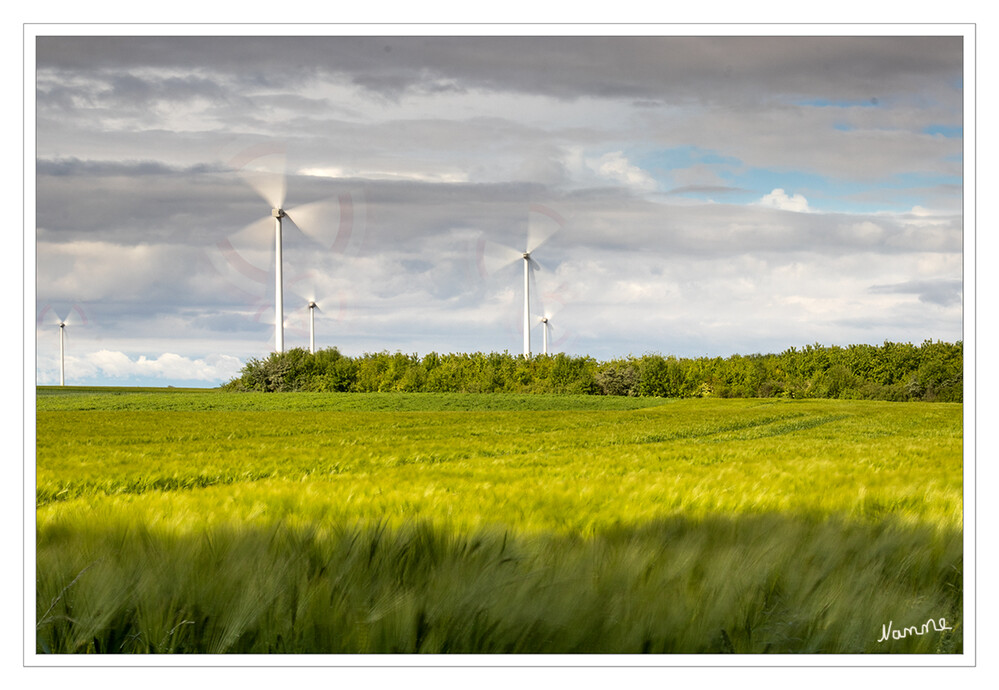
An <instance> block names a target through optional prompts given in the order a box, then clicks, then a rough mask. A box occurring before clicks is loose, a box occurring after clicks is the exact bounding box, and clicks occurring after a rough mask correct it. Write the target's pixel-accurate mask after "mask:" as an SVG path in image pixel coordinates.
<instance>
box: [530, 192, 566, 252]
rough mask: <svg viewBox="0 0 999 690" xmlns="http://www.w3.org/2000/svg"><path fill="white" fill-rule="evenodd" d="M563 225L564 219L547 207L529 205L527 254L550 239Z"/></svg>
mask: <svg viewBox="0 0 999 690" xmlns="http://www.w3.org/2000/svg"><path fill="white" fill-rule="evenodd" d="M564 225H565V219H564V218H563V217H562V216H560V215H559V214H558V213H556V212H555V211H553V210H551V209H550V208H548V207H547V206H542V205H540V204H531V206H530V213H529V214H528V220H527V249H526V250H525V251H527V253H528V254H531V253H533V252H534V250H535V249H537V248H538V247H540V246H541V245H543V244H544V243H545V242H547V241H548V240H550V239H551V237H552V235H554V234H555V233H557V232H558V231H559V230H561V229H562V227H563V226H564Z"/></svg>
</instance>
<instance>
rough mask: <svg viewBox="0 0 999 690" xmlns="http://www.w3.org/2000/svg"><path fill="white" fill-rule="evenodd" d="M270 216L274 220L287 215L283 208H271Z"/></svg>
mask: <svg viewBox="0 0 999 690" xmlns="http://www.w3.org/2000/svg"><path fill="white" fill-rule="evenodd" d="M271 215H272V216H274V217H275V218H284V217H286V216H287V215H288V214H287V213H285V212H284V209H283V208H272V209H271Z"/></svg>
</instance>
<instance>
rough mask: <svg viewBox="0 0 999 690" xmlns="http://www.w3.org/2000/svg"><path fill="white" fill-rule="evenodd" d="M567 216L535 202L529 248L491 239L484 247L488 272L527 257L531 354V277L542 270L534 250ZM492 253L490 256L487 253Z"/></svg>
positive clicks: (526, 345) (526, 302) (526, 322)
mask: <svg viewBox="0 0 999 690" xmlns="http://www.w3.org/2000/svg"><path fill="white" fill-rule="evenodd" d="M564 224H565V219H563V218H562V216H560V215H559V214H558V213H556V212H555V211H553V210H551V209H550V208H547V207H545V206H541V205H539V204H531V207H530V214H529V215H528V222H527V241H526V245H525V249H524V251H522V252H518V251H516V250H515V249H513V248H511V247H507V246H504V245H500V244H496V243H493V242H487V243H486V245H485V246H484V248H483V256H482V258H483V262H484V263H483V265H481V266H480V271H482V272H483V273H485V270H486V268H487V267H486V265H485V264H487V263H488V264H489V267H488V268H489V272H490V273H491V272H494V271H497V270H499V269H501V268H503V267H504V266H509V265H510V264H512V263H514V262H516V261H517V259H522V260H523V261H524V356H525V357H530V356H531V326H532V324H531V278H532V275H533V273H534V271H536V270H542V269H541V265H540V264H539V263H538V262H537V261H536V260H535V259H534V257H533V256H532V255H533V253H534V252H535V251H536V250H537V249H538V248H539V247H540V246H541V245H543V244H544V243H545V242H547V241H548V240H549V239H551V237H552V235H554V234H555V233H556V232H558V231H559V230H560V229H562V226H563V225H564ZM487 254H488V257H487V256H486V255H487Z"/></svg>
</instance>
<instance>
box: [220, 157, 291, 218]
mask: <svg viewBox="0 0 999 690" xmlns="http://www.w3.org/2000/svg"><path fill="white" fill-rule="evenodd" d="M230 164H232V165H233V167H235V168H236V169H237V173H238V174H239V176H240V177H241V178H242V179H243V181H244V182H246V183H247V184H248V185H250V187H252V188H253V190H254V191H256V192H257V194H259V195H260V196H261V198H263V200H264V201H266V202H267V203H268V204H270V206H271V208H281V207H282V206H284V199H285V193H286V191H287V182H286V180H285V168H286V162H285V153H284V149H283V147H280V146H275V145H273V144H263V145H261V146H257V147H252V148H250V149H247V150H246V151H245V152H244V153H243V154H241V155H239V156H237V157H236V158H234V159H233V160H232V161H230Z"/></svg>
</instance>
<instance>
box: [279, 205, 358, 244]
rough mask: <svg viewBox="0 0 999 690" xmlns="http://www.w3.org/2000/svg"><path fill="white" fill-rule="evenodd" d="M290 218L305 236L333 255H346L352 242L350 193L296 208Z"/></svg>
mask: <svg viewBox="0 0 999 690" xmlns="http://www.w3.org/2000/svg"><path fill="white" fill-rule="evenodd" d="M288 217H289V218H290V219H291V221H292V222H293V223H294V224H295V225H296V226H297V227H298V229H299V230H301V231H302V233H303V234H304V235H306V236H307V237H309V238H310V239H312V240H313V241H314V242H316V243H317V244H319V245H321V246H323V247H325V248H327V249H331V250H332V251H334V252H337V253H341V252H343V251H344V250H345V249H346V248H347V245H348V244H349V243H350V237H351V234H352V232H353V229H354V205H353V201H352V199H351V196H350V195H349V194H341V195H339V196H336V197H333V198H330V199H324V200H322V201H315V202H312V203H311V204H305V205H303V206H296V207H295V208H293V209H291V210H289V211H288Z"/></svg>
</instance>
